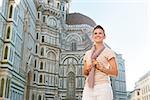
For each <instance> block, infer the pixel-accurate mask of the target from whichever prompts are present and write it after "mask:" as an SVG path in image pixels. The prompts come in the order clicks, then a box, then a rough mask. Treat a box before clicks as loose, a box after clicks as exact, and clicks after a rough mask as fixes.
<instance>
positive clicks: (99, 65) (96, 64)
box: [87, 59, 104, 72]
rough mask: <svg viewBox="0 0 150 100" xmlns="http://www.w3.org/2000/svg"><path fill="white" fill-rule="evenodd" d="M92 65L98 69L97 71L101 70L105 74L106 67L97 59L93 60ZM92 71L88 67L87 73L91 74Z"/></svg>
mask: <svg viewBox="0 0 150 100" xmlns="http://www.w3.org/2000/svg"><path fill="white" fill-rule="evenodd" d="M92 64H93V66H94V67H95V68H96V69H97V70H100V71H101V72H103V70H104V65H103V64H102V63H99V62H98V61H97V60H96V59H92ZM91 69H92V67H91V66H88V67H87V71H88V72H90V71H91Z"/></svg>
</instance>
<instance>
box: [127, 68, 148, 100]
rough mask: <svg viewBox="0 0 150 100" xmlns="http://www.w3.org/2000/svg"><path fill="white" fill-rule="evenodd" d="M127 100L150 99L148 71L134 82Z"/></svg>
mask: <svg viewBox="0 0 150 100" xmlns="http://www.w3.org/2000/svg"><path fill="white" fill-rule="evenodd" d="M129 100H150V71H149V72H147V73H146V74H145V75H144V76H143V77H141V78H140V79H139V80H138V81H137V82H136V84H135V89H134V91H132V92H130V98H129Z"/></svg>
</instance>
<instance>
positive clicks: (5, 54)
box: [4, 46, 8, 59]
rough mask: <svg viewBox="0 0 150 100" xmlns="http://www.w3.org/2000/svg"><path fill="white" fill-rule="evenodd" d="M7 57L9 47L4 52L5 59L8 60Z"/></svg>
mask: <svg viewBox="0 0 150 100" xmlns="http://www.w3.org/2000/svg"><path fill="white" fill-rule="evenodd" d="M7 56H8V46H6V47H5V50H4V59H7Z"/></svg>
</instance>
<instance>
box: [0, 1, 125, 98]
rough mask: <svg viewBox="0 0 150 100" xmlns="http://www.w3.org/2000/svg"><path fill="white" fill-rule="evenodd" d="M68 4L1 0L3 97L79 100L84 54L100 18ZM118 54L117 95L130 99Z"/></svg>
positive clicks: (114, 81) (0, 93) (0, 90)
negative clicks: (71, 8) (84, 13)
mask: <svg viewBox="0 0 150 100" xmlns="http://www.w3.org/2000/svg"><path fill="white" fill-rule="evenodd" d="M69 6H70V0H1V1H0V100H81V97H82V91H83V87H84V81H85V78H84V76H83V74H82V68H83V56H84V53H85V51H87V50H89V49H90V48H91V46H92V41H91V39H90V35H91V33H92V28H93V27H94V26H95V25H96V23H95V22H94V21H93V20H92V19H91V18H89V17H87V16H85V15H83V14H80V13H69ZM116 55H117V61H118V65H119V66H118V67H119V72H120V73H119V77H118V78H111V80H112V86H113V88H114V89H113V90H114V98H115V100H126V99H125V98H126V81H125V68H124V67H125V66H124V60H123V59H122V57H121V55H120V54H117V53H116ZM120 68H121V69H120Z"/></svg>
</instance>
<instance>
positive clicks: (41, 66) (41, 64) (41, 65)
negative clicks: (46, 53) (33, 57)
mask: <svg viewBox="0 0 150 100" xmlns="http://www.w3.org/2000/svg"><path fill="white" fill-rule="evenodd" d="M40 69H41V70H42V69H43V62H41V63H40Z"/></svg>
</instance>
